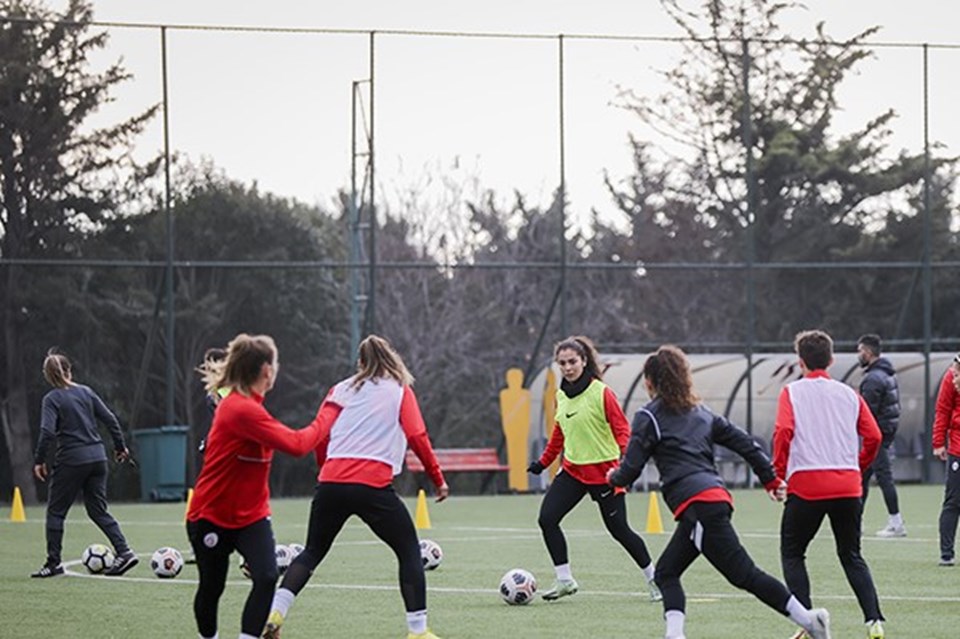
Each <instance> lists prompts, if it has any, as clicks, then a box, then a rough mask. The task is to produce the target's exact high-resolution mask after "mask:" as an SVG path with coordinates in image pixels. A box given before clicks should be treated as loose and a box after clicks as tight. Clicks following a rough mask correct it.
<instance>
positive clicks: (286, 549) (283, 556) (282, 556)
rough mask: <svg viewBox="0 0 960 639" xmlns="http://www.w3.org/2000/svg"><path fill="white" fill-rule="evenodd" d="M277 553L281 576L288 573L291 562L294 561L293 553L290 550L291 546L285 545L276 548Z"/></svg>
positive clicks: (278, 568)
mask: <svg viewBox="0 0 960 639" xmlns="http://www.w3.org/2000/svg"><path fill="white" fill-rule="evenodd" d="M276 553H277V570H278V571H280V574H281V575H282V574H283V573H285V572H287V568H289V567H290V562H291V561H293V556H294V555H293V551H292V550H291V549H290V546H287V545H284V544H277V548H276Z"/></svg>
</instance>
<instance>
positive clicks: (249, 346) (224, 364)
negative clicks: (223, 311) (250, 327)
mask: <svg viewBox="0 0 960 639" xmlns="http://www.w3.org/2000/svg"><path fill="white" fill-rule="evenodd" d="M276 359H277V345H276V343H274V341H273V338H272V337H270V336H269V335H247V334H246V333H240V334H239V335H237V336H236V337H234V338H233V339H232V340H230V343H229V344H227V351H226V356H223V354H222V352H221V351H220V349H209V350H208V351H207V352H206V355H205V357H204V360H203V363H202V364H200V366H198V367H197V371H198V372H199V373H200V375H201V377H203V382H204V386H205V387H206V390H207V393H211V394H212V393H216V392H217V390H218V389H220V388H225V387H230V388H238V389H240V390H242V391H244V392H249V390H250V386H252V385H253V383H254V382H256V381H257V378H258V377H260V371H261V370H263V365H264V364H272V363H274V362H275V361H276Z"/></svg>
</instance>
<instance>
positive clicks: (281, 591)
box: [270, 588, 297, 617]
mask: <svg viewBox="0 0 960 639" xmlns="http://www.w3.org/2000/svg"><path fill="white" fill-rule="evenodd" d="M296 597H297V596H296V595H295V594H293V591H292V590H287V589H286V588H277V592H275V593H273V605H272V606H271V607H270V610H278V611H279V612H280V614H281V615H283V616H284V617H286V616H287V612H289V611H290V606H292V605H293V600H294V599H296Z"/></svg>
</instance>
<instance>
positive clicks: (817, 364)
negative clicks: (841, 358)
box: [793, 330, 833, 371]
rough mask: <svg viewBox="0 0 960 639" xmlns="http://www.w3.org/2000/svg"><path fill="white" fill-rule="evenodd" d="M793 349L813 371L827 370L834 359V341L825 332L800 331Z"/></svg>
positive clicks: (794, 341)
mask: <svg viewBox="0 0 960 639" xmlns="http://www.w3.org/2000/svg"><path fill="white" fill-rule="evenodd" d="M793 348H794V350H796V351H797V355H799V356H800V359H801V360H803V364H804V366H806V367H807V369H808V370H811V371H818V370H826V368H827V367H828V366H830V361H831V360H832V359H833V339H832V338H831V337H830V336H829V335H828V334H827V333H826V332H825V331H821V330H812V331H800V332H799V333H797V336H796V338H795V339H794V340H793Z"/></svg>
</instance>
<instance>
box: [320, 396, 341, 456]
mask: <svg viewBox="0 0 960 639" xmlns="http://www.w3.org/2000/svg"><path fill="white" fill-rule="evenodd" d="M342 410H343V407H342V406H340V405H338V404H334V403H333V402H326V401H325V402H323V403H322V404H320V410H318V411H317V418H316V420H315V421H318V422H320V441H319V442H317V447H316V449H314V455H315V456H316V458H317V468H320V467H321V466H323V462H325V461H326V460H327V446H328V445H329V444H330V429H332V428H333V424H334V422H336V421H337V417H340V412H341V411H342Z"/></svg>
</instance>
